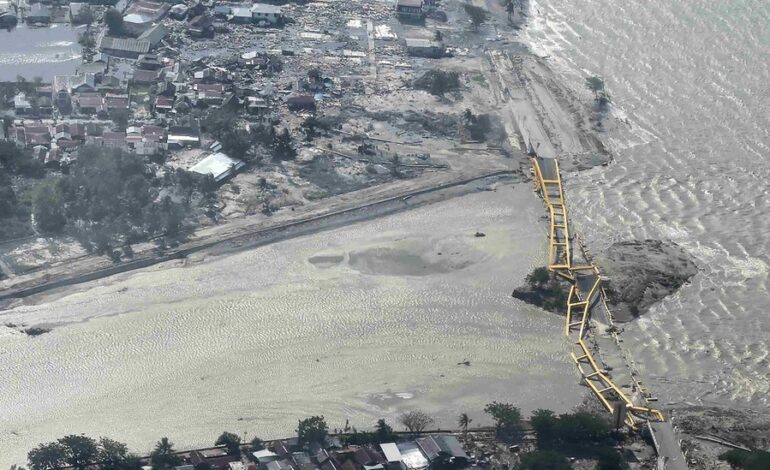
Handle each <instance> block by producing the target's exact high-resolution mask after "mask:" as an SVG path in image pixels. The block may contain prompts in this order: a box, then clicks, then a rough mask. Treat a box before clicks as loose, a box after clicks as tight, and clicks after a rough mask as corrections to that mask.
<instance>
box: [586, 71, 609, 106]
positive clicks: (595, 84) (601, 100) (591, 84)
mask: <svg viewBox="0 0 770 470" xmlns="http://www.w3.org/2000/svg"><path fill="white" fill-rule="evenodd" d="M586 86H587V87H588V89H589V90H591V91H592V92H593V93H594V101H596V103H597V104H598V105H599V107H600V108H604V107H606V106H607V105H608V104H610V95H609V93H607V90H606V88H605V87H604V80H602V79H601V78H599V77H597V76H592V77H588V78H587V79H586Z"/></svg>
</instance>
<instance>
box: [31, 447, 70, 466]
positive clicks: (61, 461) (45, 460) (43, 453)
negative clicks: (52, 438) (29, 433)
mask: <svg viewBox="0 0 770 470" xmlns="http://www.w3.org/2000/svg"><path fill="white" fill-rule="evenodd" d="M66 457H67V453H66V449H65V448H64V446H63V445H61V444H59V443H58V442H50V443H48V444H40V445H39V446H37V447H35V448H34V449H32V450H30V451H29V453H27V463H28V464H29V470H59V469H61V468H63V467H64V466H66V465H67V462H66V460H65V459H66Z"/></svg>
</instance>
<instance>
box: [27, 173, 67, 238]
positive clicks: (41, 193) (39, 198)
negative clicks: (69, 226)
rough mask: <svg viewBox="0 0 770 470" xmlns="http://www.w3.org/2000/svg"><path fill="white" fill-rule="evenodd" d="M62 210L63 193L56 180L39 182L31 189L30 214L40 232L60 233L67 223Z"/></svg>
mask: <svg viewBox="0 0 770 470" xmlns="http://www.w3.org/2000/svg"><path fill="white" fill-rule="evenodd" d="M64 210H65V208H64V193H63V190H62V187H61V184H60V182H59V180H58V179H53V178H52V179H48V180H44V181H41V182H40V183H38V184H37V185H35V186H34V187H33V188H32V214H33V216H34V217H35V224H36V225H37V227H38V229H40V231H41V232H43V233H46V234H56V233H61V232H62V230H63V229H64V226H65V224H66V223H67V219H66V217H65V215H64Z"/></svg>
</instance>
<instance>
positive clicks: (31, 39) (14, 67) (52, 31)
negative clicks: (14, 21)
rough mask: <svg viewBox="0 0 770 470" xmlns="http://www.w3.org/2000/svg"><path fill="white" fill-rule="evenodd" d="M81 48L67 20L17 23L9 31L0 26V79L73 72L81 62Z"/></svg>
mask: <svg viewBox="0 0 770 470" xmlns="http://www.w3.org/2000/svg"><path fill="white" fill-rule="evenodd" d="M80 50H81V47H80V44H78V32H77V29H73V28H72V27H70V25H68V24H67V25H65V24H54V25H51V26H47V27H31V26H28V25H26V24H24V23H19V25H18V26H17V27H16V28H13V29H11V30H10V31H9V30H6V29H2V30H0V81H14V80H16V77H17V76H19V75H21V76H22V77H24V78H26V79H27V80H32V79H33V78H34V77H40V78H42V79H43V80H44V81H50V80H52V79H53V77H54V75H66V74H70V73H74V72H75V69H76V68H77V66H78V65H80Z"/></svg>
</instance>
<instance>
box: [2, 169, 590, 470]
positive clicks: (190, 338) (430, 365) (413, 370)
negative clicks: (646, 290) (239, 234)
mask: <svg viewBox="0 0 770 470" xmlns="http://www.w3.org/2000/svg"><path fill="white" fill-rule="evenodd" d="M541 217H542V206H541V203H540V201H538V199H537V198H535V197H534V196H533V195H532V194H531V188H530V187H529V186H528V185H525V184H520V185H517V186H513V187H512V186H511V185H510V184H505V185H503V184H501V185H499V186H497V187H496V189H495V191H493V192H489V191H487V192H482V193H475V194H470V195H466V196H462V197H457V198H454V199H449V200H446V201H443V202H439V203H436V204H432V205H429V206H424V207H420V208H417V209H414V210H410V211H406V212H402V213H399V214H396V215H391V216H387V217H383V218H380V219H376V220H371V221H367V222H362V223H359V224H355V225H351V226H349V227H344V228H340V229H336V230H332V231H327V232H320V233H318V234H315V235H312V236H307V237H300V238H295V239H292V240H288V241H285V242H281V243H276V244H272V245H269V246H264V247H261V248H257V249H254V250H249V251H244V252H241V253H237V254H230V255H223V256H208V258H206V255H205V254H200V255H198V256H196V257H195V258H194V259H188V260H187V261H186V262H184V263H181V262H180V263H166V264H163V265H158V266H156V267H153V268H151V269H147V270H144V271H135V272H131V273H126V274H123V275H120V276H116V277H113V278H109V279H105V280H101V281H97V282H93V283H89V284H85V285H83V286H82V287H83V289H80V290H79V291H78V292H76V293H73V294H70V295H66V296H63V297H61V298H58V299H57V298H55V297H54V296H49V297H48V298H47V299H37V300H35V299H29V301H28V304H27V305H21V306H17V307H16V308H14V309H12V310H9V311H6V312H5V314H4V322H8V321H10V322H16V323H22V322H23V323H27V324H29V325H34V324H46V325H56V326H55V327H54V329H53V331H52V332H51V333H48V334H45V335H42V336H39V337H35V338H31V337H27V336H26V335H22V334H19V333H17V332H15V331H14V330H12V329H9V328H4V334H3V335H2V337H0V372H1V373H2V374H3V376H5V377H10V378H12V379H11V380H8V381H4V382H3V384H2V385H0V397H1V398H0V410H2V413H1V414H0V415H1V416H2V418H0V429H2V434H0V456H2V457H0V465H10V464H12V463H22V462H23V460H24V456H25V454H26V451H27V450H28V449H29V448H30V447H32V446H33V445H36V444H37V443H38V442H40V441H45V440H50V439H54V438H56V437H58V436H61V435H62V434H65V433H86V434H89V435H93V436H99V435H105V436H111V437H114V438H117V439H121V440H125V441H126V442H127V443H128V444H129V446H131V447H132V448H133V449H135V450H136V451H140V452H142V451H146V450H147V449H148V448H149V447H150V446H151V445H152V443H153V442H154V441H155V440H157V439H158V438H159V437H161V436H164V435H168V436H170V437H171V438H172V440H174V441H175V442H176V443H177V445H178V447H180V448H185V447H193V446H199V445H205V444H210V443H211V442H212V441H213V439H214V438H215V437H216V434H217V433H218V432H221V430H222V429H228V430H231V431H234V432H239V433H243V432H247V433H248V435H249V436H254V435H259V436H261V437H265V438H270V437H277V436H281V435H288V434H291V433H292V432H293V430H294V427H295V424H296V420H297V419H298V418H301V417H304V416H307V415H310V414H324V415H325V416H326V417H327V420H328V421H329V423H330V426H332V427H335V426H336V427H342V426H343V425H344V423H345V420H346V419H350V423H351V424H352V425H356V426H358V427H360V428H363V427H366V426H369V425H371V424H372V423H373V422H374V420H376V419H377V418H379V417H386V418H389V419H391V421H395V419H394V418H395V417H396V416H397V415H398V413H400V412H401V411H403V410H408V409H414V408H422V409H425V410H427V411H429V412H430V413H431V414H433V415H434V416H435V417H436V418H437V424H438V425H440V426H445V427H449V426H453V425H454V421H455V419H456V415H457V414H458V413H460V412H468V413H469V414H471V416H472V417H473V418H474V422H478V423H479V424H483V423H485V422H487V420H486V418H485V416H483V413H482V408H483V406H484V404H485V403H487V402H489V401H492V400H504V401H510V402H514V403H517V404H518V405H519V406H521V408H522V409H523V411H524V412H525V413H526V412H529V411H531V410H533V409H535V408H539V407H547V408H552V409H554V410H556V411H565V410H568V409H570V408H572V407H573V406H575V405H577V404H578V403H579V402H580V400H581V399H582V397H583V396H584V391H583V389H582V388H581V387H580V386H579V385H578V380H577V376H576V373H575V371H574V369H573V367H572V366H571V364H569V363H568V359H567V357H568V356H567V354H566V351H567V350H568V346H569V345H568V344H567V342H566V340H562V339H561V336H560V335H558V334H556V332H559V331H560V328H561V319H560V318H559V317H558V316H556V315H553V314H548V313H545V312H543V311H540V310H538V309H536V308H533V307H530V306H527V305H524V304H523V303H521V302H519V301H517V300H515V299H512V298H511V297H510V292H511V291H512V288H513V287H514V286H516V285H519V284H521V282H522V281H523V279H524V277H525V276H526V274H527V273H528V272H529V271H530V270H531V268H532V267H534V266H537V265H540V264H542V262H543V259H544V249H545V238H544V237H543V225H542V222H541V220H540V219H541ZM477 231H480V232H483V233H484V234H485V235H486V236H484V237H476V236H475V233H476V232H477ZM465 360H468V361H470V366H465V365H459V364H458V363H460V362H463V361H465Z"/></svg>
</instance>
